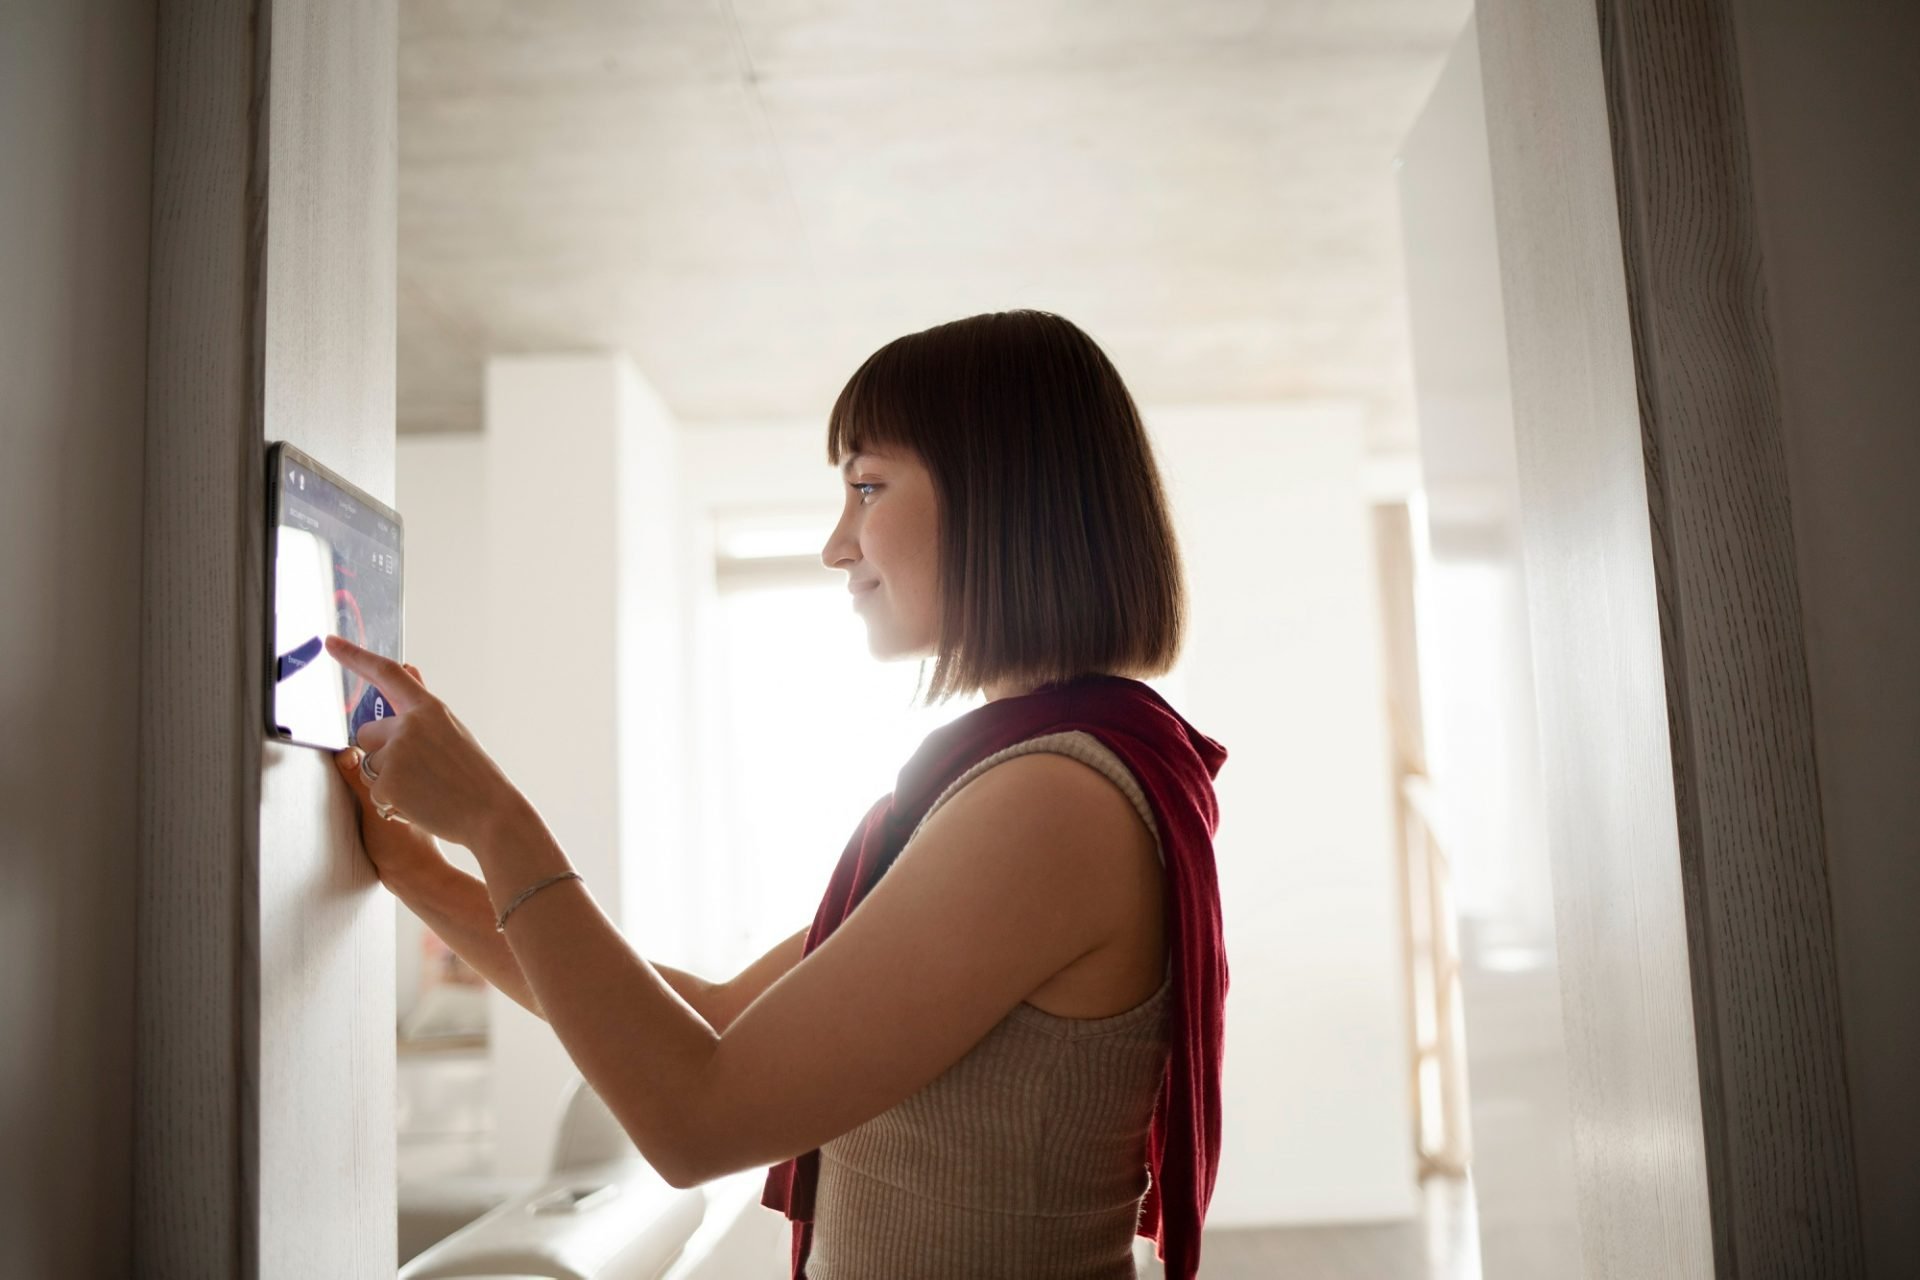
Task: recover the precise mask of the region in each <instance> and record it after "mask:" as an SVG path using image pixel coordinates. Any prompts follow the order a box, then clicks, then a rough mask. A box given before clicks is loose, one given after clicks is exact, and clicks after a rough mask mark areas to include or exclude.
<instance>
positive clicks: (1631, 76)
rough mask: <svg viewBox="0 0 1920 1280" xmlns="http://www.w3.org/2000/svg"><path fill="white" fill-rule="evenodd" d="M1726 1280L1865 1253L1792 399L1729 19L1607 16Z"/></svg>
mask: <svg viewBox="0 0 1920 1280" xmlns="http://www.w3.org/2000/svg"><path fill="white" fill-rule="evenodd" d="M1597 8H1598V15H1599V28H1600V39H1601V49H1602V56H1603V59H1604V66H1605V76H1606V86H1607V99H1608V111H1609V114H1610V116H1611V117H1612V119H1613V122H1614V123H1613V130H1612V139H1613V158H1614V170H1615V175H1616V179H1615V180H1616V183H1617V189H1618V193H1619V211H1620V213H1619V217H1620V233H1621V239H1622V244H1623V250H1624V258H1625V266H1626V276H1627V298H1628V314H1629V317H1630V319H1631V322H1632V332H1633V348H1634V363H1635V369H1636V373H1637V378H1638V382H1639V388H1640V394H1639V400H1640V425H1641V441H1642V445H1643V447H1644V450H1645V456H1646V469H1647V496H1648V502H1649V504H1650V515H1651V526H1652V531H1653V553H1654V571H1655V576H1656V580H1657V581H1658V583H1659V585H1660V591H1659V596H1658V599H1659V604H1660V629H1661V639H1662V647H1663V650H1664V653H1665V658H1666V687H1667V706H1668V717H1669V727H1670V734H1671V739H1672V743H1673V774H1674V790H1675V794H1676V795H1677V796H1678V797H1679V805H1678V813H1679V817H1680V854H1681V875H1682V884H1683V887H1684V889H1685V893H1686V901H1687V915H1688V933H1689V935H1690V937H1691V939H1692V941H1693V945H1692V947H1691V955H1692V957H1693V995H1694V1009H1695V1015H1696V1016H1695V1034H1696V1036H1697V1037H1698V1047H1699V1053H1700V1080H1701V1091H1702V1120H1703V1123H1704V1128H1705V1146H1706V1152H1707V1160H1708V1169H1709V1175H1710V1185H1711V1190H1712V1204H1713V1226H1714V1253H1715V1260H1716V1271H1717V1273H1718V1274H1719V1275H1722V1276H1739V1277H1741V1278H1742V1280H1753V1278H1756V1277H1776V1276H1777V1277H1796V1278H1798V1277H1824V1276H1834V1277H1839V1276H1856V1275H1859V1274H1860V1273H1861V1270H1862V1267H1863V1265H1864V1257H1863V1252H1862V1247H1861V1236H1860V1223H1859V1205H1858V1199H1857V1196H1856V1190H1855V1182H1854V1167H1853V1143H1852V1134H1851V1118H1850V1115H1849V1112H1848V1109H1847V1086H1846V1071H1845V1060H1844V1052H1843V1048H1842V1039H1841V1024H1840V1003H1839V993H1838V980H1837V973H1836V967H1835V960H1834V940H1833V925H1832V914H1831V891H1830V888H1829V885H1828V881H1827V862H1826V847H1825V839H1824V835H1823V832H1822V825H1821V817H1820V794H1819V785H1818V778H1817V774H1816V769H1815V758H1814V739H1813V724H1812V715H1811V709H1810V700H1809V695H1808V684H1807V655H1806V649H1805V639H1804V632H1803V628H1802V616H1801V608H1800V594H1799V589H1798V584H1797V572H1796V568H1795V563H1794V546H1793V527H1792V520H1791V511H1790V507H1789V502H1788V490H1787V472H1786V459H1785V452H1784V448H1783V443H1782V437H1781V413H1780V399H1779V391H1778V385H1777V380H1776V375H1775V370H1774V363H1773V347H1772V338H1771V335H1770V333H1769V332H1768V325H1767V317H1766V310H1765V307H1766V290H1765V285H1764V280H1763V277H1762V274H1761V249H1760V244H1759V240H1758V237H1757V235H1756V228H1755V211H1754V204H1753V200H1754V196H1753V186H1752V177H1751V174H1750V172H1749V165H1748V157H1747V139H1746V130H1745V127H1744V124H1743V106H1742V102H1741V88H1740V82H1739V73H1738V70H1737V65H1736V51H1735V48H1734V41H1733V33H1732V30H1731V25H1730V17H1729V14H1728V11H1727V5H1726V3H1725V0H1659V2H1658V3H1651V4H1647V3H1636V4H1625V3H1621V2H1620V0H1598V5H1597Z"/></svg>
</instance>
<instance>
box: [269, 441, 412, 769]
mask: <svg viewBox="0 0 1920 1280" xmlns="http://www.w3.org/2000/svg"><path fill="white" fill-rule="evenodd" d="M267 464H268V487H267V488H268V506H269V509H270V512H271V521H270V523H269V525H268V546H267V566H268V577H267V610H268V614H267V690H266V706H267V732H268V734H269V736H271V737H275V738H278V739H280V740H281V741H283V742H297V743H300V744H303V745H305V746H311V747H326V748H331V749H333V750H336V751H337V750H340V749H341V748H343V747H346V746H348V745H349V744H350V743H351V742H352V741H353V735H354V733H355V731H357V730H358V729H359V727H360V726H361V725H362V724H365V723H366V722H367V721H369V720H378V719H382V718H384V717H386V716H388V715H391V714H392V709H391V708H390V707H389V706H388V705H387V702H386V698H385V696H384V695H382V694H381V692H380V691H379V690H378V689H376V688H374V687H373V686H372V685H370V684H368V683H367V682H366V680H365V679H363V678H362V677H360V676H358V675H356V674H354V673H353V672H351V671H348V670H347V669H346V668H344V667H342V666H341V665H340V664H339V663H338V662H335V661H334V660H333V658H332V657H330V656H329V655H328V654H327V652H326V649H325V647H324V642H325V639H326V637H327V636H329V635H337V636H342V637H344V638H346V639H348V640H351V641H353V642H354V643H355V644H357V645H360V646H361V647H363V648H367V649H371V650H373V651H374V652H375V653H379V654H384V655H385V656H386V657H389V658H392V659H393V660H394V661H396V662H399V661H401V660H402V650H401V619H402V607H401V606H402V596H401V582H402V574H401V567H402V565H401V535H402V525H401V520H400V515H399V513H398V512H396V511H394V510H393V509H392V508H391V507H389V506H387V505H386V504H384V503H382V502H380V501H378V500H377V499H375V498H374V497H373V496H372V495H370V494H368V493H367V492H366V491H365V490H362V489H358V488H356V487H354V486H353V485H351V484H349V483H348V482H347V481H346V480H344V479H343V478H341V477H340V476H338V475H336V474H335V473H333V472H332V471H329V470H327V469H326V468H325V467H323V466H321V465H320V464H319V463H317V462H315V461H314V460H313V459H312V458H309V457H308V456H307V455H306V454H304V453H302V452H300V451H299V450H298V449H295V448H294V447H293V446H292V445H290V444H287V443H285V442H280V443H276V444H275V445H273V447H272V448H271V449H269V450H268V451H267Z"/></svg>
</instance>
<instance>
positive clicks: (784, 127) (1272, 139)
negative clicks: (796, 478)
mask: <svg viewBox="0 0 1920 1280" xmlns="http://www.w3.org/2000/svg"><path fill="white" fill-rule="evenodd" d="M1469 15H1470V6H1469V4H1468V3H1467V0H1271V2H1269V3H1259V2H1257V0H966V2H964V3H941V4H931V3H924V2H920V3H914V2H908V3H902V2H901V0H889V2H882V0H645V2H636V0H552V2H544V0H543V2H541V3H516V2H514V0H403V3H402V4H401V6H400V33H401V39H400V219H399V266H400V278H399V361H400V366H399V405H398V411H399V423H400V429H401V430H402V431H403V432H430V431H471V430H477V429H478V428H479V423H480V392H481V371H482V368H483V364H484V361H485V358H486V357H487V355H488V354H490V353H518V352H536V351H578V350H583V349H595V348H607V347H613V348H621V349H625V350H627V351H629V352H631V353H632V354H633V356H634V358H635V360H636V362H637V363H638V365H639V367H640V368H641V370H642V371H643V373H644V374H645V376H646V377H647V378H648V380H649V381H650V382H651V383H652V384H653V385H654V387H655V388H656V389H657V390H658V391H659V393H660V394H661V396H662V397H663V398H664V399H665V400H666V402H667V404H668V405H669V406H670V407H671V408H672V409H673V410H674V412H675V413H676V415H677V416H678V417H679V418H680V420H681V421H682V422H684V423H687V424H688V425H690V426H695V427H697V425H698V424H699V422H701V421H716V420H726V421H762V420H788V419H796V418H818V419H824V418H825V415H826V413H827V410H828V409H829V408H830V407H831V405H832V403H833V399H834V396H835V395H836V394H837V393H838V392H839V389H840V387H841V385H842V384H843V383H844V382H845V380H846V378H847V377H848V375H850V374H851V373H852V372H853V370H854V368H855V367H856V366H857V365H858V364H859V363H860V362H861V361H862V360H863V359H865V358H866V356H867V355H868V354H869V353H870V352H871V351H873V349H874V348H876V347H878V346H880V345H881V344H883V343H885V342H886V341H888V340H889V339H891V338H894V337H897V336H898V335H900V334H902V333H907V332H910V331H913V330H916V329H921V328H925V327H926V326H928V325H930V324H936V323H939V322H940V321H943V320H948V319H953V318H956V317H959V316H964V315H969V314H973V313H975V312H979V311H988V310H999V309H1004V308H1008V307H1017V306H1028V307H1040V308H1044V309H1047V310H1051V311H1057V312H1059V313H1061V314H1062V315H1065V316H1067V317H1068V318H1070V319H1072V320H1073V321H1075V322H1076V323H1077V324H1079V325H1080V326H1081V327H1083V328H1085V329H1086V330H1087V331H1088V332H1089V333H1091V334H1092V335H1093V336H1094V338H1095V339H1096V340H1098V341H1099V342H1100V343H1101V345H1102V346H1103V347H1105V349H1106V350H1107V352H1108V354H1109V355H1110V356H1112V358H1113V360H1114V362H1115V364H1116V365H1117V366H1118V367H1119V369H1120V371H1121V373H1122V375H1123V376H1124V377H1125V378H1126V379H1127V381H1128V384H1129V385H1130V386H1131V387H1132V389H1133V391H1134V395H1135V397H1136V399H1138V400H1139V401H1140V402H1141V403H1142V404H1143V405H1144V406H1147V407H1149V409H1150V408H1151V406H1152V405H1155V404H1171V403H1181V404H1192V403H1223V402H1246V401H1273V400H1287V399H1295V398H1323V397H1338V398H1347V399H1354V400H1359V401H1362V402H1364V403H1365V405H1366V406H1367V411H1368V422H1369V432H1370V440H1371V443H1372V444H1373V445H1374V447H1375V448H1376V449H1378V450H1381V451H1399V450H1404V449H1406V448H1408V447H1410V445H1411V443H1412V439H1413V431H1412V423H1411V404H1412V397H1411V394H1410V383H1409V378H1410V373H1409V361H1408V357H1407V350H1406V348H1407V340H1406V322H1405V308H1404V303H1403V300H1402V294H1401V288H1402V286H1401V274H1400V259H1399V253H1400V249H1399V228H1398V213H1397V206H1396V202H1395V195H1394V182H1393V155H1394V151H1395V149H1396V147H1397V146H1398V144H1399V143H1400V141H1401V139H1402V138H1403V137H1404V136H1405V135H1406V133H1407V132H1408V130H1409V128H1410V127H1411V125H1412V123H1413V121H1414V119H1415V117H1416V116H1417V115H1418V113H1419V110H1420V107H1421V105H1422V103H1423V102H1424V101H1425V99H1426V97H1427V94H1428V93H1429V92H1430V91H1431V89H1432V87H1433V84H1434V81H1435V80H1436V78H1437V77H1438V74H1439V70H1440V65H1441V62H1442V60H1443V58H1444V57H1445V54H1446V52H1447V50H1448V49H1449V48H1450V47H1451V45H1452V43H1453V41H1454V40H1455V38H1456V37H1457V36H1458V35H1459V33H1460V31H1461V30H1462V28H1463V27H1464V25H1465V24H1466V22H1467V20H1468V17H1469Z"/></svg>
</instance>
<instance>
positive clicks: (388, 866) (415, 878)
mask: <svg viewBox="0 0 1920 1280" xmlns="http://www.w3.org/2000/svg"><path fill="white" fill-rule="evenodd" d="M407 670H408V671H410V672H412V673H413V677H414V679H416V680H418V679H420V673H419V672H418V671H415V670H414V668H413V667H412V666H408V667H407ZM423 683H424V682H423ZM363 754H365V753H364V752H362V751H361V750H360V748H358V747H348V748H347V749H346V750H345V751H337V752H335V753H334V756H333V762H334V764H336V765H338V766H339V767H340V776H341V777H343V778H345V779H346V780H347V787H348V789H349V790H351V791H352V792H353V798H354V801H355V803H356V804H357V805H358V806H359V811H360V843H361V844H362V845H363V846H364V847H365V848H366V851H367V859H368V861H370V862H372V863H373V871H374V874H375V875H377V876H379V877H380V883H381V884H384V885H385V886H387V888H388V889H389V890H390V891H391V892H392V893H393V895H394V896H395V897H398V898H403V899H404V898H406V896H407V895H408V894H409V893H411V892H412V891H413V890H414V887H415V886H416V885H421V884H424V883H427V882H428V881H429V880H430V878H431V876H432V874H433V873H434V872H435V871H438V870H441V869H442V868H445V867H448V866H451V865H452V864H451V863H449V862H448V861H447V856H446V854H444V853H442V852H441V851H440V845H439V842H438V841H436V840H435V839H434V838H433V837H432V836H431V835H429V834H428V833H427V832H426V831H425V830H424V829H423V828H420V827H416V826H414V825H413V824H412V823H411V822H403V821H401V820H400V818H399V817H397V816H396V817H393V818H382V817H381V816H380V814H379V811H378V810H376V809H375V808H374V807H373V798H372V797H371V796H369V795H368V794H367V785H368V784H367V776H366V775H365V774H363V773H361V772H360V757H361V756H362V755H363Z"/></svg>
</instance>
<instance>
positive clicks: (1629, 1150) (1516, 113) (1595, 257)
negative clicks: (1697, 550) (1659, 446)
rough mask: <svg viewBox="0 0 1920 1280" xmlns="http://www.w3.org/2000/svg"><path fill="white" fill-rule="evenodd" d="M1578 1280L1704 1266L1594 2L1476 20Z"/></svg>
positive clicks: (1685, 1002)
mask: <svg viewBox="0 0 1920 1280" xmlns="http://www.w3.org/2000/svg"><path fill="white" fill-rule="evenodd" d="M1478 24H1479V42H1480V56H1481V65H1482V68H1483V76H1484V87H1485V97H1486V109H1487V131H1488V143H1489V153H1490V159H1491V164H1492V174H1493V188H1494V210H1495V222H1496V225H1497V227H1498V231H1499V238H1500V269H1501V280H1502V291H1503V294H1504V297H1505V309H1506V319H1507V340H1508V354H1509V366H1510V369H1511V374H1512V382H1513V409H1514V424H1515V448H1516V456H1517V461H1518V477H1519V495H1520V529H1521V540H1522V546H1523V559H1524V562H1525V566H1526V579H1527V592H1528V604H1529V614H1530V630H1531V635H1532V649H1533V656H1534V674H1535V689H1536V695H1537V698H1538V703H1539V725H1540V748H1541V763H1542V776H1543V778H1544V784H1545V789H1546V812H1547V829H1548V835H1549V845H1550V848H1551V858H1552V867H1553V889H1554V917H1555V925H1556V930H1557V933H1558V948H1557V949H1558V956H1559V962H1560V967H1561V987H1562V1007H1563V1010H1564V1015H1565V1019H1566V1032H1567V1035H1566V1049H1567V1063H1568V1074H1569V1082H1568V1095H1569V1099H1570V1104H1571V1109H1572V1114H1573V1131H1574V1152H1575V1160H1576V1169H1577V1175H1576V1176H1577V1185H1578V1191H1579V1203H1580V1227H1581V1251H1582V1259H1583V1264H1584V1265H1583V1269H1584V1273H1585V1274H1586V1275H1587V1276H1588V1277H1590V1278H1591V1280H1629V1278H1630V1280H1652V1278H1655V1277H1674V1278H1678V1277H1688V1278H1694V1277H1703V1276H1708V1275H1711V1274H1712V1271H1713V1247H1712V1239H1711V1229H1710V1222H1709V1208H1708V1203H1709V1202H1708V1177H1707V1164H1706V1156H1705V1150H1704V1143H1703V1138H1702V1131H1701V1113H1700V1093H1699V1081H1698V1069H1697V1065H1696V1064H1697V1055H1696V1052H1695V1042H1694V1032H1693V1022H1694V1017H1693V1000H1692V995H1691V988H1690V969H1689V965H1688V947H1689V941H1690V940H1689V936H1688V920H1687V915H1686V910H1685V898H1684V894H1683V892H1682V883H1681V873H1680V842H1679V835H1678V832H1679V821H1678V817H1677V814H1676V807H1675V795H1674V775H1673V771H1672V767H1671V757H1672V751H1671V748H1670V742H1669V731H1668V725H1667V716H1666V696H1665V678H1664V667H1663V662H1662V648H1661V636H1660V616H1659V609H1658V605H1657V602H1656V589H1657V586H1658V584H1657V581H1656V577H1655V573H1654V564H1653V557H1652V555H1651V543H1652V534H1651V530H1650V526H1649V518H1648V510H1649V509H1648V502H1647V487H1646V479H1645V468H1644V464H1643V458H1642V449H1641V442H1640V415H1639V407H1638V397H1637V387H1636V382H1635V372H1634V362H1633V347H1632V342H1631V338H1630V326H1629V320H1628V296H1627V288H1626V280H1625V277H1624V272H1623V268H1622V263H1621V244H1620V238H1619V228H1618V223H1617V215H1616V212H1615V209H1616V199H1615V189H1614V183H1613V164H1612V156H1611V144H1610V139H1609V134H1608V118H1607V103H1606V98H1605V92H1604V86H1603V83H1602V76H1601V64H1600V48H1599V39H1598V31H1597V28H1596V24H1595V19H1594V10H1593V7H1592V3H1591V0H1484V2H1483V3H1482V4H1481V6H1480V8H1479V11H1478Z"/></svg>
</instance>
